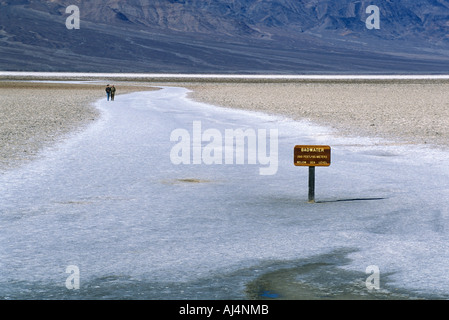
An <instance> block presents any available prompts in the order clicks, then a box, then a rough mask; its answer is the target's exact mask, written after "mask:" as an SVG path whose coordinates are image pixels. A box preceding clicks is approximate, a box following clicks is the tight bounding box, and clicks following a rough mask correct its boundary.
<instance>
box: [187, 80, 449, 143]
mask: <svg viewBox="0 0 449 320" xmlns="http://www.w3.org/2000/svg"><path fill="white" fill-rule="evenodd" d="M188 87H189V88H191V89H192V90H194V92H193V93H191V94H190V96H191V97H192V98H193V99H195V100H197V101H202V102H206V103H211V104H214V105H218V106H223V107H231V108H238V109H249V110H255V111H262V112H267V113H270V114H278V115H284V116H287V117H289V118H292V119H296V120H299V119H307V120H310V121H312V122H314V123H316V124H321V125H325V126H329V127H332V128H334V129H335V130H336V131H335V132H336V133H337V134H341V135H346V136H355V137H357V136H364V137H381V138H386V139H388V140H390V141H392V142H394V143H398V144H409V143H410V144H432V145H437V146H438V147H441V148H448V147H449V139H448V138H449V82H447V81H444V80H400V81H399V80H394V81H393V80H387V81H297V82H285V83H216V84H204V83H202V84H200V83H199V84H196V85H189V86H188ZM298 143H300V141H298Z"/></svg>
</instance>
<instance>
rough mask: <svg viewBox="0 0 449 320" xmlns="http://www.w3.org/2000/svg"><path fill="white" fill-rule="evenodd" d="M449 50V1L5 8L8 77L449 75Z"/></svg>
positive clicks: (167, 0)
mask: <svg viewBox="0 0 449 320" xmlns="http://www.w3.org/2000/svg"><path fill="white" fill-rule="evenodd" d="M70 5H76V6H77V7H78V8H79V13H80V29H68V28H67V27H66V20H67V19H68V18H70V17H71V13H72V12H69V13H66V8H67V7H69V6H70ZM370 5H374V6H376V7H377V8H378V9H379V21H380V25H379V26H380V28H379V29H369V28H367V25H366V20H367V19H368V18H369V17H370V16H371V14H372V13H373V12H372V11H368V12H367V8H368V7H369V6H370ZM370 21H371V20H370ZM448 49H449V1H446V0H415V1H413V0H373V1H367V0H359V1H354V0H353V1H351V0H343V1H335V0H323V1H318V0H304V1H300V0H273V1H266V0H128V1H119V0H90V1H75V0H51V1H35V0H14V1H12V0H0V70H13V71H82V72H86V71H92V72H171V73H172V72H176V73H177V72H180V73H278V74H285V73H289V74H294V73H449V50H448Z"/></svg>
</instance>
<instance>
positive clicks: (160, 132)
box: [0, 88, 449, 299]
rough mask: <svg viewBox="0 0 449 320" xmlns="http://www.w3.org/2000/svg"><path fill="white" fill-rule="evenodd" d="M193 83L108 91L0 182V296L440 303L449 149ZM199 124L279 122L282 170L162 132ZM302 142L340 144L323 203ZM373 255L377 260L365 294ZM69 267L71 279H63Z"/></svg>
mask: <svg viewBox="0 0 449 320" xmlns="http://www.w3.org/2000/svg"><path fill="white" fill-rule="evenodd" d="M186 93H187V90H185V89H182V88H164V89H162V90H159V91H153V92H142V93H134V94H129V95H121V96H118V97H116V101H114V102H107V101H105V99H103V100H101V101H99V102H98V103H97V107H98V108H99V109H100V110H101V111H102V115H103V116H102V118H101V120H99V121H98V122H97V123H95V124H94V125H92V126H91V127H89V128H88V129H87V130H86V131H84V132H83V133H81V134H76V135H74V136H73V137H72V138H70V139H68V140H67V141H65V142H63V143H61V144H59V145H58V146H56V147H54V148H52V149H49V150H46V151H45V152H44V153H43V155H42V158H41V159H39V160H37V161H35V162H33V163H31V164H29V165H27V166H25V167H22V168H20V169H17V170H14V171H9V172H6V173H5V174H3V175H1V176H0V193H1V194H2V197H1V199H0V212H1V214H0V226H1V227H0V243H1V247H0V297H2V298H4V299H242V298H248V297H249V298H262V299H263V298H270V299H271V298H273V299H275V298H279V299H288V298H293V299H294V298H304V297H308V298H316V297H318V298H331V297H336V296H337V297H348V298H354V297H361V298H366V297H368V298H376V297H381V298H382V297H386V298H398V297H400V298H404V297H406V298H414V297H432V298H434V297H437V298H446V297H447V295H448V293H449V279H447V277H446V276H445V274H446V272H445V269H446V261H448V258H449V252H448V250H447V249H446V247H447V245H446V244H447V242H448V241H447V240H448V237H447V232H446V231H447V230H448V228H449V210H448V208H449V205H448V204H449V199H448V197H447V195H448V191H449V182H448V181H449V179H448V175H449V172H448V169H447V166H445V165H444V159H445V157H447V154H444V153H443V152H442V151H439V150H438V149H428V148H424V147H419V146H391V145H386V144H384V142H383V141H380V140H368V139H358V138H354V139H347V138H346V139H342V138H337V137H335V136H334V135H333V134H332V132H331V131H330V130H329V129H327V128H322V127H319V126H314V125H312V124H310V123H307V122H293V121H290V120H288V119H285V118H279V117H273V116H268V115H264V114H257V113H251V112H245V111H236V110H227V109H222V108H217V107H213V106H208V105H205V104H200V103H194V102H192V101H190V100H188V99H187V98H186ZM195 121H197V122H198V121H201V125H202V130H203V131H204V130H207V129H214V130H216V131H218V132H220V133H224V132H225V130H227V129H238V128H246V129H248V128H249V129H253V130H254V131H256V132H257V131H258V130H269V129H277V130H278V132H279V139H278V142H279V157H278V160H279V163H278V170H277V172H276V174H274V175H260V168H261V167H264V165H262V164H261V163H260V162H259V163H256V164H249V163H247V162H246V163H244V164H241V165H238V164H221V165H219V164H214V165H206V164H204V163H200V164H189V165H186V164H180V165H175V164H173V163H172V161H171V158H170V152H171V151H172V148H173V147H174V146H175V145H176V142H174V141H170V135H171V133H172V132H173V131H174V130H176V129H184V130H186V131H188V132H190V133H192V136H193V131H194V122H195ZM296 144H329V145H331V146H332V148H333V151H332V152H333V154H332V157H333V158H332V159H333V160H332V161H333V163H332V165H331V166H330V167H328V168H318V169H317V186H316V189H317V190H316V197H317V201H318V203H316V204H309V203H307V172H308V171H307V169H305V168H299V167H295V166H293V161H292V160H293V147H294V146H295V145H296ZM201 147H202V148H204V147H206V144H205V143H204V142H203V144H202V146H201ZM194 150H195V149H194V148H193V149H192V156H193V153H194V152H195V151H194ZM436 177H438V180H436ZM370 265H377V266H378V267H379V269H380V277H381V288H380V290H379V291H377V292H376V293H374V295H372V292H368V290H367V289H366V288H365V287H364V282H363V281H365V279H366V278H367V277H368V275H367V274H366V273H365V269H366V267H367V266H370ZM68 266H77V267H78V268H79V280H80V284H79V289H75V290H70V289H68V288H67V287H66V280H67V279H68V277H69V276H70V274H68V273H66V268H67V267H68ZM305 270H306V271H305ZM325 275H327V276H325ZM332 275H334V277H333V276H332ZM307 290H308V291H307ZM299 291H300V292H302V293H303V294H301V293H298V294H295V293H297V292H299ZM304 292H309V293H304ZM323 292H324V293H323ZM370 294H371V296H370ZM376 294H377V296H376ZM396 294H397V296H396Z"/></svg>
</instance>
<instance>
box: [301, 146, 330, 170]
mask: <svg viewBox="0 0 449 320" xmlns="http://www.w3.org/2000/svg"><path fill="white" fill-rule="evenodd" d="M293 161H294V164H295V166H304V167H328V166H330V165H331V147H329V146H295V149H294V160H293Z"/></svg>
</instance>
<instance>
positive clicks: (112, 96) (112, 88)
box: [111, 85, 115, 101]
mask: <svg viewBox="0 0 449 320" xmlns="http://www.w3.org/2000/svg"><path fill="white" fill-rule="evenodd" d="M114 97H115V87H114V85H112V87H111V100H112V101H114Z"/></svg>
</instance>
